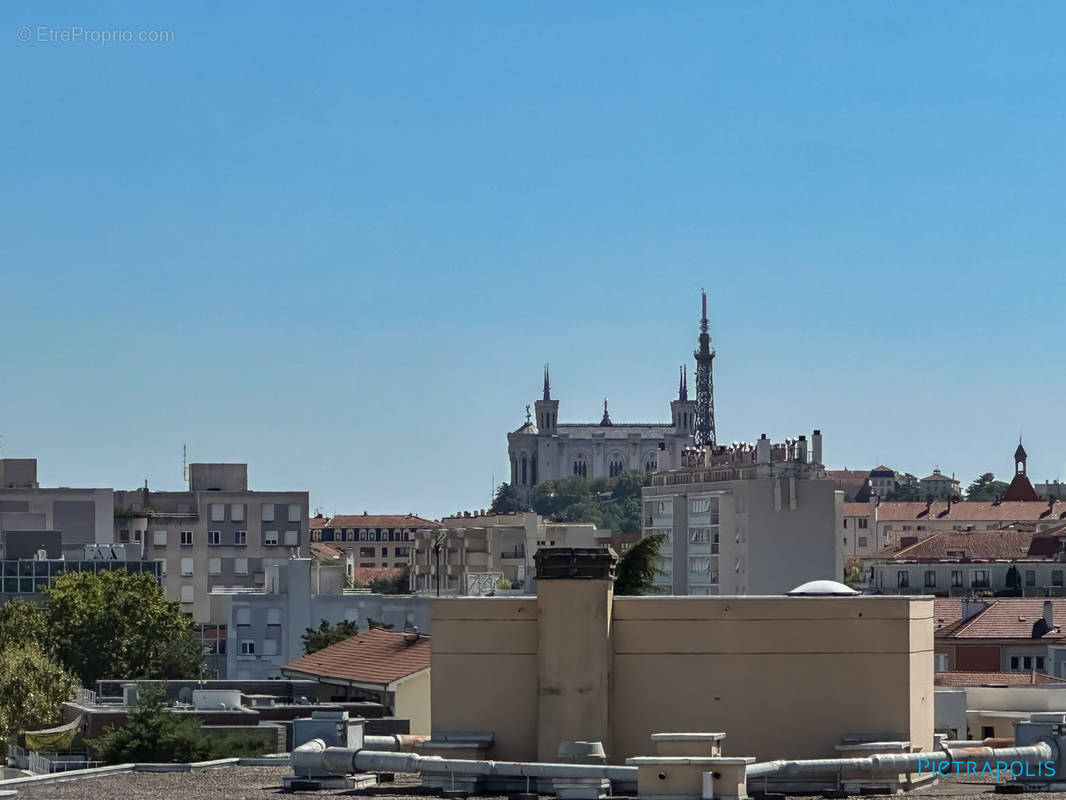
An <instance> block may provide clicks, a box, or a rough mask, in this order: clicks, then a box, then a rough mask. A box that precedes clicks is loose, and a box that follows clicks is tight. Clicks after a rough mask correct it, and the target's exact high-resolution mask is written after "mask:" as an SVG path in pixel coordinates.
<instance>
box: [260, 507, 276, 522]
mask: <svg viewBox="0 0 1066 800" xmlns="http://www.w3.org/2000/svg"><path fill="white" fill-rule="evenodd" d="M273 521H274V504H273V503H263V522H273Z"/></svg>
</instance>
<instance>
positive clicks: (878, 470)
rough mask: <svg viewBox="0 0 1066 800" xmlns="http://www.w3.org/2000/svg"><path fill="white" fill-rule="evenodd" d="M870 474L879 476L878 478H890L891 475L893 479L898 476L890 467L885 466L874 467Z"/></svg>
mask: <svg viewBox="0 0 1066 800" xmlns="http://www.w3.org/2000/svg"><path fill="white" fill-rule="evenodd" d="M870 474H871V475H877V476H878V477H888V476H890V475H891V476H892V477H895V476H896V471H895V470H894V469H890V468H889V467H886V466H885V465H884V464H881V465H879V466H876V467H874V468H873V469H872V470H870Z"/></svg>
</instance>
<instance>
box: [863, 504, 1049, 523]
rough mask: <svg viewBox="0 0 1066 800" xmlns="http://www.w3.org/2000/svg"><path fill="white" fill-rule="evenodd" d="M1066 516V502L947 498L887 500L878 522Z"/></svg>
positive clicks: (880, 508)
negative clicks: (975, 500)
mask: <svg viewBox="0 0 1066 800" xmlns="http://www.w3.org/2000/svg"><path fill="white" fill-rule="evenodd" d="M1061 518H1066V503H1062V502H1055V503H1054V504H1052V505H1051V506H1049V505H1048V503H1045V502H1039V503H1029V502H1022V501H1015V502H1003V503H992V502H970V501H962V502H960V503H952V504H951V505H950V507H949V506H948V503H947V502H946V501H944V500H937V501H936V502H934V503H932V504H931V505H928V504H926V503H916V502H895V501H891V502H889V501H886V502H883V503H881V504H880V505H878V506H877V521H878V522H904V521H906V522H909V521H911V520H925V519H930V520H932V519H942V520H949V521H953V522H981V521H988V522H1044V521H1048V522H1058V521H1059V520H1060V519H1061Z"/></svg>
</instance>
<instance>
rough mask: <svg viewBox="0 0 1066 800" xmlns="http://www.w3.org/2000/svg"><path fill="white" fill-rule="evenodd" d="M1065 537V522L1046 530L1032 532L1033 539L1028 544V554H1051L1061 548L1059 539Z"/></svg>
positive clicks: (1054, 553)
mask: <svg viewBox="0 0 1066 800" xmlns="http://www.w3.org/2000/svg"><path fill="white" fill-rule="evenodd" d="M1063 538H1066V524H1063V525H1056V526H1055V527H1053V528H1048V529H1047V530H1043V531H1038V532H1037V533H1034V534H1033V541H1032V542H1031V543H1030V544H1029V555H1030V556H1045V557H1048V556H1053V555H1056V554H1057V553H1059V551H1061V550H1062V542H1061V541H1060V539H1063Z"/></svg>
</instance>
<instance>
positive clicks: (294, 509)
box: [289, 503, 303, 522]
mask: <svg viewBox="0 0 1066 800" xmlns="http://www.w3.org/2000/svg"><path fill="white" fill-rule="evenodd" d="M302 519H303V509H301V508H300V506H298V505H296V504H295V503H290V504H289V522H299V521H300V520H302Z"/></svg>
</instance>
